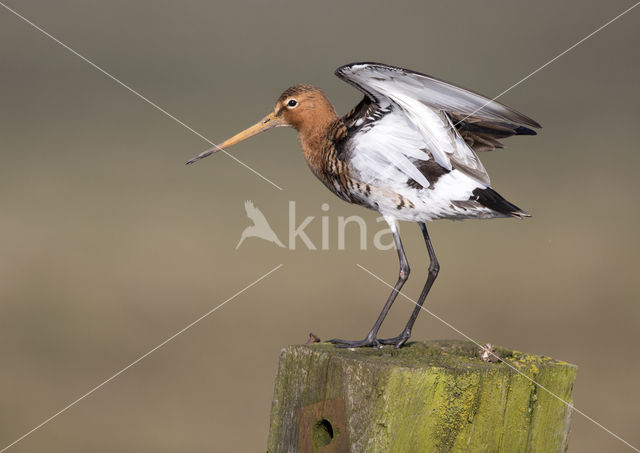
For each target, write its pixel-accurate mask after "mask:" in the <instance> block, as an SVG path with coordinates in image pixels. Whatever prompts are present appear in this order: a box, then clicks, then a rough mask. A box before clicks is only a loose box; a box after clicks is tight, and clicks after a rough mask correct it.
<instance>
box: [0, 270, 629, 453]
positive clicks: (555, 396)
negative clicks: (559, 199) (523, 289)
mask: <svg viewBox="0 0 640 453" xmlns="http://www.w3.org/2000/svg"><path fill="white" fill-rule="evenodd" d="M356 265H357V266H358V267H359V268H360V269H362V270H363V271H365V272H366V273H367V274H369V275H371V276H372V277H374V278H375V279H376V280H378V281H380V282H381V283H383V284H385V285H386V286H388V287H389V288H391V289H393V285H390V284H389V283H387V282H386V281H384V280H383V279H382V278H380V277H378V276H377V275H376V274H374V273H373V272H371V271H370V270H369V269H367V268H366V267H364V266H362V265H360V264H356ZM398 294H400V295H401V296H403V297H404V298H405V299H407V300H408V301H409V302H411V303H413V304H414V305H415V306H418V303H417V302H416V301H415V300H413V299H412V298H410V297H409V296H407V295H406V294H404V293H403V292H402V291H398ZM420 308H421V309H422V310H424V311H426V312H427V313H429V314H430V315H431V316H433V317H434V318H436V319H437V320H438V321H440V322H441V323H443V324H444V325H446V326H447V327H449V328H450V329H452V330H453V331H455V332H456V333H458V334H459V335H462V336H463V337H464V338H466V339H467V340H469V341H471V342H473V343H475V344H476V346H478V347H479V348H484V346H482V345H481V344H480V343H478V342H477V341H476V340H474V339H473V338H471V337H470V336H469V335H467V334H465V333H464V332H462V331H460V330H459V329H457V328H456V327H454V326H453V325H451V324H450V323H448V322H447V321H445V320H444V319H442V318H441V317H440V316H438V315H436V314H435V313H433V312H432V311H431V310H429V309H428V308H425V307H424V306H422V307H420ZM496 357H497V358H498V359H499V360H500V361H501V362H502V363H504V364H505V365H507V366H508V367H509V368H511V369H512V370H513V371H515V372H516V373H518V374H520V375H522V376H523V377H525V378H527V379H528V380H529V381H531V382H532V383H533V384H534V385H536V386H538V387H539V388H541V389H542V390H544V391H545V392H547V393H548V394H550V395H551V396H553V397H554V398H556V399H557V400H559V401H561V402H562V403H564V404H565V405H566V406H567V407H568V408H569V409H571V410H574V411H576V412H577V413H578V414H580V415H582V416H583V417H584V418H586V419H587V420H589V421H590V422H592V423H594V424H595V425H597V426H599V427H600V428H602V429H603V430H604V431H606V432H607V433H609V434H611V435H612V436H613V437H615V438H616V439H618V440H619V441H620V442H622V443H623V444H625V445H627V446H628V447H630V448H631V449H632V450H634V451H636V452H638V453H640V450H639V449H638V448H636V447H634V446H633V445H631V444H630V443H629V442H627V441H626V440H624V439H623V438H622V437H620V436H618V435H617V434H616V433H614V432H613V431H611V430H610V429H608V428H606V427H605V426H603V425H602V424H600V423H598V422H597V421H596V420H594V419H593V418H591V417H590V416H588V415H587V414H585V413H584V412H582V411H581V410H580V409H578V408H577V407H575V406H574V405H573V404H571V403H568V402H566V401H565V400H563V399H562V398H561V397H559V396H558V395H556V394H555V393H554V392H552V391H551V390H549V389H548V388H546V387H545V386H543V385H542V384H539V383H538V382H536V381H535V380H534V379H532V378H530V377H529V376H527V375H526V374H524V373H523V372H522V371H520V370H519V369H517V368H516V367H514V366H513V365H511V364H510V363H508V362H506V361H505V360H503V359H502V358H501V357H498V356H497V355H496ZM0 453H2V452H1V451H0Z"/></svg>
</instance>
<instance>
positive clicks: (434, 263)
mask: <svg viewBox="0 0 640 453" xmlns="http://www.w3.org/2000/svg"><path fill="white" fill-rule="evenodd" d="M419 225H420V229H421V230H422V235H423V236H424V242H425V243H426V244H427V250H428V251H429V260H430V264H429V277H428V278H427V282H426V283H425V284H424V288H423V289H422V292H421V293H420V298H419V299H418V303H417V304H416V306H415V308H414V309H413V313H411V317H410V318H409V321H408V322H407V325H406V326H405V328H404V329H403V330H402V332H401V333H400V335H398V336H397V337H394V338H385V339H381V340H378V341H379V342H380V343H381V344H392V345H395V347H396V349H397V348H401V347H402V345H404V344H405V343H406V342H407V340H408V339H409V337H411V329H412V328H413V324H414V323H415V322H416V318H417V317H418V315H419V314H420V310H422V304H424V301H425V299H426V298H427V294H429V290H430V289H431V286H432V285H433V282H434V281H435V280H436V277H437V276H438V272H439V271H440V264H439V263H438V258H436V253H435V251H434V250H433V245H431V239H430V238H429V232H428V231H427V226H426V225H425V224H424V223H423V222H420V223H419Z"/></svg>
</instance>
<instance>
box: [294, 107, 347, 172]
mask: <svg viewBox="0 0 640 453" xmlns="http://www.w3.org/2000/svg"><path fill="white" fill-rule="evenodd" d="M337 120H338V115H337V114H336V111H335V110H334V108H333V106H332V105H331V104H330V103H329V102H327V103H326V105H324V106H322V107H321V108H317V109H316V110H315V111H314V114H313V117H312V118H309V120H308V121H302V122H301V123H300V124H298V125H297V126H298V127H297V128H296V129H298V137H299V139H300V144H301V145H302V151H303V153H304V157H305V158H306V159H307V162H308V164H309V166H310V167H311V169H312V170H313V171H314V172H315V173H316V175H317V174H318V171H319V170H320V167H321V164H322V162H321V161H322V149H323V148H324V146H325V143H326V142H327V139H328V137H329V133H330V132H331V128H332V126H333V125H334V123H335V122H336V121H337Z"/></svg>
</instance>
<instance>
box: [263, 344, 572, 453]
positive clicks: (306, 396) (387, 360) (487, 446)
mask: <svg viewBox="0 0 640 453" xmlns="http://www.w3.org/2000/svg"><path fill="white" fill-rule="evenodd" d="M496 352H497V353H498V355H499V356H500V357H502V358H503V359H504V360H505V361H506V362H508V363H509V364H511V365H513V366H514V367H515V368H517V369H518V370H519V371H521V372H522V373H524V374H525V375H526V376H528V377H530V378H531V379H534V380H535V381H536V382H538V383H539V384H541V385H542V386H544V387H545V388H547V389H548V390H550V391H552V392H554V393H555V394H556V395H558V396H559V397H560V398H562V399H563V400H564V401H566V402H568V403H572V389H573V383H574V380H575V378H576V371H577V369H576V367H575V366H574V365H570V364H567V363H565V362H558V361H555V360H552V359H551V358H548V357H542V356H536V355H530V354H524V353H521V352H517V351H510V350H507V349H501V348H498V349H497V351H496ZM570 418H571V409H570V407H568V406H567V405H565V404H564V403H562V402H561V401H559V400H558V399H557V398H555V397H554V396H552V395H550V394H549V393H548V392H546V391H545V390H543V389H541V388H539V387H538V386H536V385H535V384H533V383H532V382H531V381H530V380H529V379H527V378H526V377H524V376H522V375H520V374H518V373H516V372H515V371H514V370H513V369H511V368H509V367H508V366H507V365H505V364H504V363H500V362H498V363H486V362H483V361H482V360H480V358H479V356H478V348H477V346H476V345H475V344H473V343H471V342H465V341H453V340H450V341H430V342H426V343H410V344H409V345H407V346H405V347H404V348H402V349H400V350H394V349H392V348H390V347H385V348H384V349H382V350H374V349H370V348H367V349H357V350H348V349H337V348H334V347H333V346H332V345H328V344H314V345H308V346H289V347H288V348H286V349H284V350H283V351H282V354H281V356H280V365H279V368H278V375H277V378H276V385H275V392H274V397H273V406H272V409H271V425H270V432H269V444H268V448H269V450H268V451H269V453H294V452H303V453H330V452H334V453H343V452H352V453H361V452H381V453H387V452H397V453H408V452H421V453H422V452H424V453H428V452H435V453H440V452H549V453H551V452H564V451H565V450H566V448H567V436H568V432H569V422H570Z"/></svg>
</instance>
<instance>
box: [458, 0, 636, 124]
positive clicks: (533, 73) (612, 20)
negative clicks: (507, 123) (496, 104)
mask: <svg viewBox="0 0 640 453" xmlns="http://www.w3.org/2000/svg"><path fill="white" fill-rule="evenodd" d="M638 5H640V2H637V3H634V4H633V5H632V6H630V7H629V8H627V9H625V10H624V11H623V12H621V13H620V14H618V15H617V16H616V17H614V18H613V19H611V20H610V21H608V22H607V23H605V24H604V25H601V26H600V27H598V28H597V29H595V30H594V31H592V32H591V33H589V34H588V35H587V36H585V37H584V38H582V39H581V40H580V41H578V42H577V43H575V44H574V45H572V46H571V47H569V48H568V49H566V50H565V51H563V52H561V53H559V54H558V55H556V56H555V57H553V58H552V59H551V60H549V61H547V62H546V63H545V64H543V65H542V66H540V67H539V68H538V69H536V70H535V71H533V72H531V73H529V75H527V76H525V77H524V78H522V79H520V80H519V81H517V82H516V83H514V84H513V85H511V86H510V87H509V88H507V89H506V90H504V91H503V92H501V93H500V94H498V95H497V96H496V97H494V98H491V100H490V101H487V102H485V103H484V104H483V105H482V106H481V107H479V108H477V109H476V110H474V111H473V112H471V113H470V114H468V115H467V116H465V117H464V118H462V119H461V120H460V121H458V122H457V123H456V124H454V125H453V126H454V127H455V126H457V125H458V124H460V123H461V122H463V121H464V120H466V119H467V118H469V117H470V116H473V114H474V113H477V112H479V111H480V110H482V109H483V108H485V107H486V106H487V105H489V104H491V103H492V102H493V101H495V100H496V99H498V98H499V97H501V96H503V95H504V94H506V93H508V92H509V91H511V90H512V89H514V88H515V87H517V86H518V85H520V84H521V83H522V82H524V81H525V80H527V79H529V78H530V77H533V76H534V75H535V74H537V73H538V72H540V71H542V70H543V69H544V68H546V67H547V66H549V65H550V64H551V63H553V62H554V61H556V60H557V59H558V58H560V57H562V56H563V55H565V54H567V53H569V52H571V51H572V50H573V49H575V48H576V47H578V46H579V45H580V44H582V43H583V42H585V41H586V40H587V39H589V38H591V37H592V36H593V35H595V34H596V33H598V32H599V31H601V30H602V29H604V28H605V27H608V26H609V25H611V24H612V23H614V22H615V21H617V20H618V19H620V18H621V17H622V16H624V15H625V14H627V13H628V12H629V11H631V10H632V9H633V8H635V7H636V6H638Z"/></svg>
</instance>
